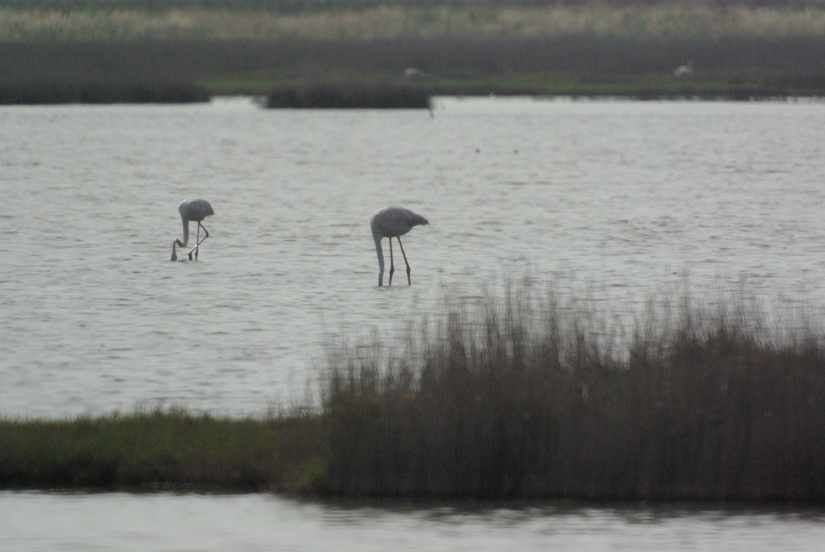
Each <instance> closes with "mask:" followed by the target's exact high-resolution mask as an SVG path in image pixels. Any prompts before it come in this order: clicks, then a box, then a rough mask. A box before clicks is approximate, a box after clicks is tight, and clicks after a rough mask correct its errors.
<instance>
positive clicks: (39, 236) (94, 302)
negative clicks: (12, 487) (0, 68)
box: [0, 98, 825, 416]
mask: <svg viewBox="0 0 825 552" xmlns="http://www.w3.org/2000/svg"><path fill="white" fill-rule="evenodd" d="M822 128H825V105H823V104H821V103H801V102H783V103H778V102H777V103H706V102H664V103H658V102H645V103H633V102H619V101H616V102H572V101H535V100H530V99H516V100H500V99H495V100H493V99H486V98H485V99H465V100H459V99H448V98H445V99H439V100H438V101H437V102H436V108H435V117H432V118H431V117H430V116H429V114H428V113H427V112H426V111H390V110H382V111H324V110H318V111H316V110H303V111H301V110H264V109H261V108H259V107H258V106H257V105H256V104H255V103H254V102H252V101H250V100H248V99H237V100H221V101H215V102H213V103H211V104H204V105H189V106H122V105H115V106H59V107H2V108H0V189H2V197H3V210H2V213H0V259H2V270H0V312H2V316H0V335H2V339H0V413H2V414H3V415H11V416H63V415H66V414H77V413H84V412H94V413H98V412H110V411H112V410H115V409H121V410H126V411H129V410H132V409H133V408H135V406H136V405H139V404H147V403H148V404H155V403H157V402H165V403H166V404H169V403H172V404H176V405H181V406H185V407H187V408H192V409H202V410H209V411H211V412H217V413H231V414H236V413H237V414H244V413H260V412H263V411H265V410H266V409H267V408H270V407H272V406H273V405H275V404H278V403H280V402H281V401H283V400H285V399H289V398H291V397H295V396H301V395H302V394H303V389H304V382H305V381H306V380H307V378H312V377H315V375H316V374H317V371H316V369H315V368H314V366H315V365H318V364H319V363H321V362H320V359H321V357H322V354H323V351H322V348H321V345H322V344H323V343H324V342H326V341H328V340H329V338H328V337H325V336H330V335H331V336H337V337H338V338H342V337H343V338H347V339H353V340H356V339H358V336H369V335H370V334H371V333H372V332H373V331H374V330H376V329H377V330H379V331H382V332H383V331H386V330H388V329H391V328H393V327H395V326H397V325H398V324H399V323H400V322H403V321H406V320H418V319H420V318H421V317H422V316H424V315H427V314H428V313H431V312H432V311H433V309H434V308H435V305H436V303H437V302H438V300H437V297H438V295H439V293H440V290H441V289H442V287H451V286H466V287H467V289H468V291H467V294H468V295H473V294H478V289H479V284H480V283H482V282H485V281H487V280H489V279H491V278H494V277H497V275H499V276H500V275H502V274H503V273H504V274H514V275H516V276H520V275H521V274H523V273H528V272H529V274H530V275H531V277H532V278H534V279H535V280H537V281H539V282H540V283H541V282H556V284H553V285H561V286H562V287H565V286H569V287H571V288H575V287H577V286H578V287H580V288H582V289H585V290H588V289H589V290H591V291H592V290H593V289H596V290H597V293H601V292H604V291H607V292H608V293H609V294H613V295H614V296H616V297H619V298H620V299H622V300H624V299H631V300H642V299H644V298H646V296H648V295H649V294H650V293H652V292H655V291H656V290H657V289H660V288H662V287H663V286H666V284H667V283H668V282H672V281H679V280H685V279H687V280H689V281H690V284H691V285H695V286H697V287H701V286H703V285H705V284H707V283H708V282H714V281H718V280H719V278H720V276H721V277H722V278H723V279H724V278H728V279H732V280H740V279H747V280H748V281H750V282H752V283H753V284H754V287H756V288H758V289H759V290H760V291H759V293H761V294H764V295H766V296H768V297H769V298H772V297H774V296H780V295H782V296H786V297H799V296H800V295H804V297H805V299H804V301H805V305H806V307H807V308H810V309H814V310H816V309H820V307H821V306H822V305H823V304H825V301H823V299H825V277H823V276H825V255H823V253H825V251H823V248H825V239H824V238H825V221H824V220H823V217H822V212H823V200H825V187H823V186H822V175H823V174H825V134H823V132H822ZM187 197H203V198H206V199H208V200H209V201H210V202H211V203H212V206H213V207H214V209H215V213H216V214H215V216H214V217H210V218H209V219H207V221H206V227H207V228H208V229H209V231H210V234H211V235H210V238H209V239H208V240H207V241H206V243H205V244H204V245H203V249H202V250H201V253H200V260H199V261H198V262H170V261H169V258H170V255H171V244H172V240H173V239H175V238H178V237H180V236H181V223H180V219H179V216H178V213H177V205H178V203H179V202H180V201H181V200H182V199H184V198H187ZM390 204H400V205H404V206H406V207H408V208H411V209H413V210H415V211H417V212H419V213H421V214H423V215H424V216H426V217H427V218H428V219H429V220H430V222H431V225H430V226H427V227H419V228H416V229H414V230H413V232H412V233H411V234H409V235H408V236H406V238H405V239H404V245H405V249H406V252H407V255H408V258H409V260H410V262H411V264H412V279H413V286H412V287H407V286H405V285H397V284H400V283H402V282H401V281H399V280H402V281H403V272H401V273H400V275H401V278H396V282H395V283H396V285H394V286H392V288H387V287H386V286H385V287H384V288H382V289H379V288H377V285H376V284H377V262H376V258H375V251H374V248H373V243H372V239H371V237H370V234H369V224H368V223H369V218H370V216H371V214H372V213H373V212H374V211H376V210H378V209H379V208H381V207H384V206H386V205H390ZM193 230H194V228H193ZM396 252H397V251H396ZM182 258H184V259H185V257H182ZM399 260H400V259H399ZM686 274H687V276H686ZM558 282H561V284H559V283H558ZM817 312H819V311H817Z"/></svg>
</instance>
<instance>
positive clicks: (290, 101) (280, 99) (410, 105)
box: [266, 83, 430, 109]
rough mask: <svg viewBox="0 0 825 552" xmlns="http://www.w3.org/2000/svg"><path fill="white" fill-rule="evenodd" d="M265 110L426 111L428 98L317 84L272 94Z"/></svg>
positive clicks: (397, 88)
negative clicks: (267, 108)
mask: <svg viewBox="0 0 825 552" xmlns="http://www.w3.org/2000/svg"><path fill="white" fill-rule="evenodd" d="M266 107H269V108H313V109H430V95H429V94H428V93H427V92H426V91H425V90H424V89H422V88H420V87H416V86H405V85H386V84H385V85H381V84H377V85H364V84H346V83H317V84H311V85H305V86H287V87H282V88H278V89H275V90H272V91H270V92H269V94H268V95H267V98H266Z"/></svg>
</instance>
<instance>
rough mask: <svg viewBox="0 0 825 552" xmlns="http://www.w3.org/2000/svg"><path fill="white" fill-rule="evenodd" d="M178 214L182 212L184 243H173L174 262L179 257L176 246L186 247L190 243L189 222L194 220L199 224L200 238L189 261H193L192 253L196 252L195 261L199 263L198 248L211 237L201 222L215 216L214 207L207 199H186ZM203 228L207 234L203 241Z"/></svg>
mask: <svg viewBox="0 0 825 552" xmlns="http://www.w3.org/2000/svg"><path fill="white" fill-rule="evenodd" d="M178 212H180V220H181V222H183V241H180V240H175V241H173V242H172V260H173V261H177V260H178V255H177V253H176V252H175V246H180V247H186V244H187V243H189V221H190V220H194V221H196V222H197V223H198V238H197V242H196V244H195V247H193V248H192V251H190V252H189V260H190V261H191V260H192V252H194V253H195V260H196V261H197V260H198V247H200V244H201V243H203V241H204V240H205V239H206V238H208V237H209V232H207V231H206V228H205V227H204V226H203V225H202V224H201V221H202V220H203V219H205V218H206V217H208V216H209V215H214V214H215V212H214V211H213V210H212V206H211V205H209V202H208V201H206V200H205V199H184V200H183V201H182V202H181V204H180V205H178ZM201 228H203V231H204V233H205V234H206V235H205V236H204V237H203V240H202V239H200V238H201Z"/></svg>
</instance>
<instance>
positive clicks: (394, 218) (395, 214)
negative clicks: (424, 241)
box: [370, 207, 430, 286]
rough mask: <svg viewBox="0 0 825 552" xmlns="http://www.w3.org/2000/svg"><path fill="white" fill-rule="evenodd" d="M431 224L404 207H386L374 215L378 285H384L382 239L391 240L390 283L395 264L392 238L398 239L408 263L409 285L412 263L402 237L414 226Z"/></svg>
mask: <svg viewBox="0 0 825 552" xmlns="http://www.w3.org/2000/svg"><path fill="white" fill-rule="evenodd" d="M421 224H430V222H429V221H428V220H427V219H425V218H424V217H422V216H421V215H419V214H416V213H413V212H412V211H410V210H409V209H404V208H403V207H386V208H384V209H381V210H380V211H378V212H377V213H375V214H374V215H373V216H372V219H371V220H370V229H371V230H372V238H373V239H374V240H375V253H376V254H377V255H378V285H379V286H382V285H384V250H383V248H382V247H381V240H382V239H384V238H387V239H388V240H389V242H390V278H389V285H392V274H393V272H395V266H394V265H393V261H392V239H393V238H395V239H396V240H398V246H399V247H400V248H401V254H402V255H403V256H404V263H405V264H406V265H407V285H411V284H412V282H411V281H410V263H409V262H407V254H406V253H404V246H403V245H401V238H400V236H403V235H404V234H406V233H407V232H409V231H410V230H412V229H413V227H414V226H418V225H421Z"/></svg>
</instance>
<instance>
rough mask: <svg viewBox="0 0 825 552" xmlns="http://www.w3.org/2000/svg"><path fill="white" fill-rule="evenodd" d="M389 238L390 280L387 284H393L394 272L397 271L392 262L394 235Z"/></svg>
mask: <svg viewBox="0 0 825 552" xmlns="http://www.w3.org/2000/svg"><path fill="white" fill-rule="evenodd" d="M388 239H389V242H390V282H389V283H388V284H387V285H388V286H391V285H392V273H393V272H395V265H393V264H392V236H390V237H389V238H388ZM398 243H401V242H398Z"/></svg>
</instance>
